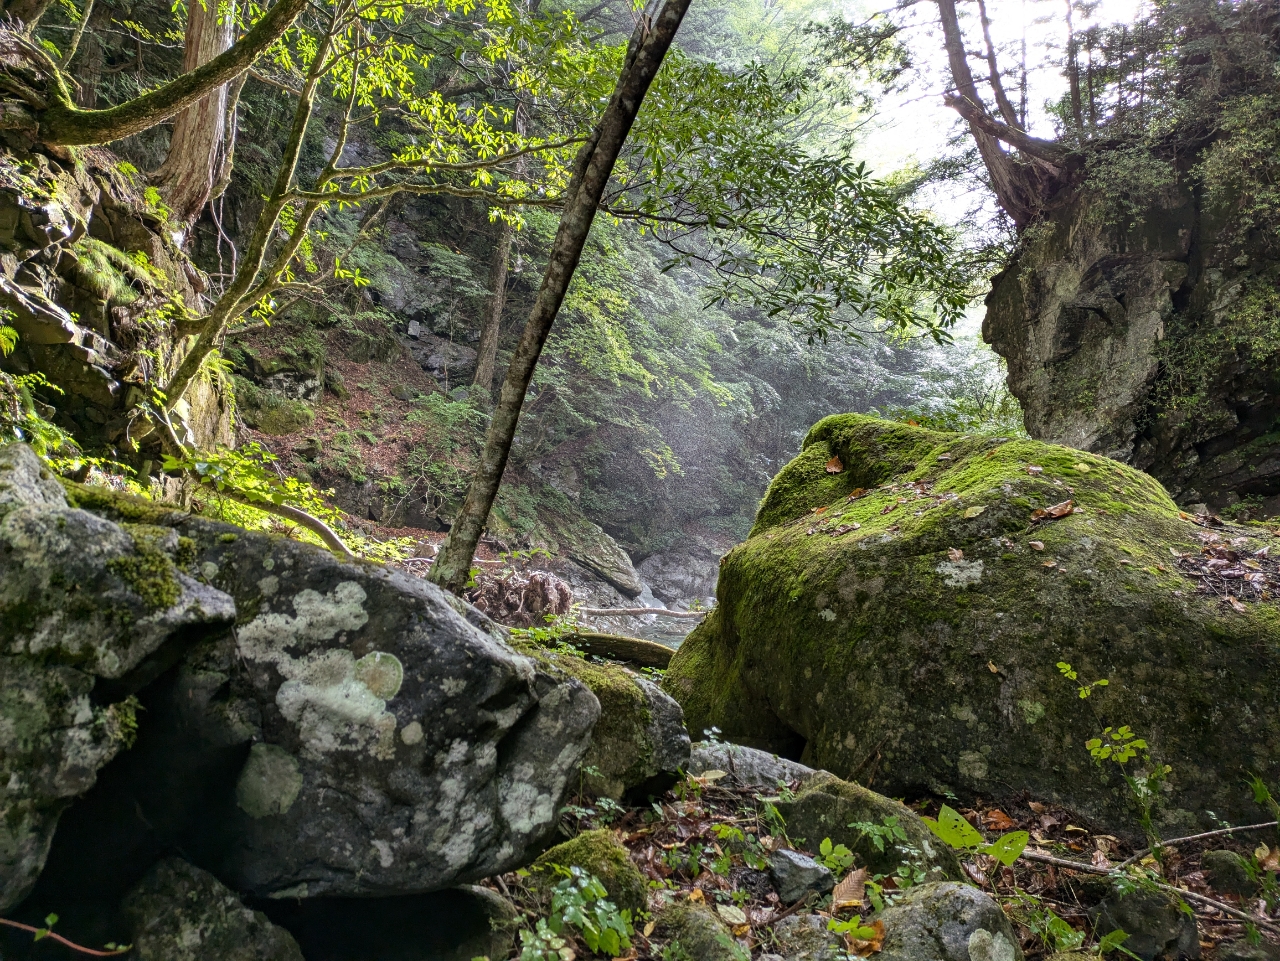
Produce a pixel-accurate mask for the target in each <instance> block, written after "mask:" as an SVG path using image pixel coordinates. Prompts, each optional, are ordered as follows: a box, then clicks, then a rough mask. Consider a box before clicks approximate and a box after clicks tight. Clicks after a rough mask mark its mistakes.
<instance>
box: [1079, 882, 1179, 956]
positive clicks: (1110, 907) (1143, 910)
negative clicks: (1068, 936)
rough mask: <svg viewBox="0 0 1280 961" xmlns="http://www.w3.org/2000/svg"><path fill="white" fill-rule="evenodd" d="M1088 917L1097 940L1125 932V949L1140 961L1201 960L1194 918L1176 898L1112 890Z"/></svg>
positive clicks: (1162, 892) (1163, 893) (1163, 894)
mask: <svg viewBox="0 0 1280 961" xmlns="http://www.w3.org/2000/svg"><path fill="white" fill-rule="evenodd" d="M1089 915H1090V917H1091V919H1092V920H1093V929H1094V931H1095V932H1096V933H1097V935H1098V937H1103V936H1105V935H1108V934H1110V933H1112V932H1113V931H1123V932H1125V934H1127V935H1128V937H1127V938H1125V940H1124V948H1125V950H1126V951H1128V952H1130V953H1131V954H1132V955H1135V956H1137V957H1139V958H1141V959H1142V961H1155V959H1156V958H1166V959H1168V961H1195V959H1197V958H1199V957H1200V931H1199V928H1198V927H1197V926H1196V916H1195V915H1194V914H1193V913H1192V912H1190V911H1187V910H1185V909H1184V905H1183V903H1182V901H1181V899H1180V898H1178V897H1177V896H1176V895H1173V894H1170V893H1167V892H1165V891H1132V890H1130V891H1127V892H1126V891H1121V890H1118V889H1114V888H1113V889H1112V891H1111V892H1110V894H1109V896H1108V897H1107V898H1106V899H1105V900H1104V901H1102V903H1100V904H1099V905H1097V906H1096V907H1094V908H1093V909H1092V910H1090V912H1089Z"/></svg>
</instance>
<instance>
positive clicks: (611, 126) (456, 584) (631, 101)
mask: <svg viewBox="0 0 1280 961" xmlns="http://www.w3.org/2000/svg"><path fill="white" fill-rule="evenodd" d="M689 2H690V0H663V4H662V8H661V9H660V10H659V11H658V15H657V17H656V18H655V19H654V20H653V21H652V22H650V21H649V20H648V18H642V19H641V20H640V22H639V23H637V24H636V29H635V32H634V33H632V35H631V42H630V43H629V44H628V46H627V58H626V61H625V62H624V64H623V67H622V72H621V74H620V75H619V77H618V84H617V86H616V87H615V88H614V91H613V98H612V99H611V100H610V101H609V105H608V106H607V107H606V108H605V111H604V115H603V116H602V117H601V118H600V122H599V123H598V124H597V125H596V128H595V130H594V131H593V132H592V135H591V138H590V139H589V140H588V141H587V142H586V143H584V144H583V145H582V149H581V150H580V151H578V159H577V162H576V164H575V165H574V172H573V179H572V180H571V181H570V182H569V186H568V189H566V190H565V206H564V213H563V214H562V215H561V216H560V227H559V229H558V230H557V231H556V237H555V241H554V242H553V243H552V245H551V255H550V257H549V258H548V261H547V270H546V273H545V274H543V277H542V286H540V287H539V288H538V294H537V297H536V298H535V299H534V302H533V309H532V310H531V311H530V312H529V320H528V322H527V323H526V324H525V328H524V333H523V334H522V335H521V337H520V343H519V344H518V345H517V346H516V352H515V355H514V356H513V357H512V358H511V364H510V366H508V367H507V375H506V377H505V378H504V380H503V382H502V393H501V395H500V397H499V399H498V406H497V407H496V409H495V410H494V412H493V418H492V420H490V421H489V430H488V432H487V434H486V435H485V442H484V450H483V451H482V452H481V454H480V463H479V465H478V466H477V468H476V474H475V477H473V478H472V479H471V486H470V487H469V488H468V489H467V497H466V500H465V501H464V502H463V504H462V509H461V510H460V511H459V512H458V517H457V519H456V520H455V521H454V524H453V528H452V529H451V530H450V531H449V537H448V538H447V539H446V540H445V542H444V545H443V547H442V548H441V550H440V553H439V554H438V555H437V557H436V560H435V563H434V564H433V565H432V566H431V580H432V581H434V582H435V583H436V584H439V585H440V586H441V587H444V588H446V589H448V590H450V591H453V592H454V593H455V594H456V593H459V592H461V591H462V589H463V588H464V587H465V586H466V582H467V578H468V575H469V574H470V571H471V562H472V559H473V558H474V557H475V553H476V545H477V544H478V543H479V542H480V535H481V534H482V533H483V532H484V527H485V524H486V523H487V522H488V520H489V512H490V510H491V509H492V508H493V502H494V500H495V499H496V498H497V496H498V485H499V484H500V483H501V482H502V474H503V472H504V471H505V470H506V467H507V458H508V457H509V456H510V454H511V444H512V442H513V441H514V440H515V435H516V426H517V424H518V422H519V419H520V408H521V407H523V406H524V398H525V394H526V393H527V392H528V390H529V384H530V382H531V381H532V380H533V371H534V368H535V367H536V366H537V363H538V357H539V356H540V355H541V354H542V348H543V347H544V346H546V343H547V338H548V337H549V336H550V334H551V325H552V324H553V323H554V322H555V319H556V314H557V312H558V311H559V310H560V304H561V303H562V302H563V301H564V297H565V293H566V292H567V291H568V289H569V282H570V281H571V280H572V279H573V273H574V271H575V270H576V269H577V267H578V261H579V260H580V259H581V257H582V248H583V246H584V245H585V244H586V242H587V235H588V234H589V233H590V231H591V223H592V221H593V220H594V219H595V215H596V210H597V209H598V208H599V206H600V198H601V197H602V196H603V195H604V190H605V187H606V186H607V185H608V183H609V177H610V176H611V175H612V174H613V167H614V164H615V163H616V162H617V159H618V154H619V153H620V152H621V151H622V145H623V143H624V142H625V141H626V139H627V134H629V133H630V132H631V125H632V124H633V123H634V122H635V119H636V114H637V113H639V112H640V105H641V104H642V103H643V102H644V97H645V94H646V93H648V90H649V85H650V84H651V83H652V82H653V78H654V75H655V74H657V72H658V68H659V67H661V66H662V61H663V59H664V58H665V57H666V55H667V50H668V49H669V48H670V47H671V42H672V40H673V39H674V38H675V35H676V31H677V30H678V29H679V28H680V21H681V20H683V19H684V15H685V12H686V11H687V10H688V9H689Z"/></svg>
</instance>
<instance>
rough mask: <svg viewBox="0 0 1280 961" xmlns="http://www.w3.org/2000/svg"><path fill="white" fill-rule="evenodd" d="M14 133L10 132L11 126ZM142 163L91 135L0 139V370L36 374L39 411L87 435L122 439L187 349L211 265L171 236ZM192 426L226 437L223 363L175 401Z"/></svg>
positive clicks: (217, 438) (96, 446)
mask: <svg viewBox="0 0 1280 961" xmlns="http://www.w3.org/2000/svg"><path fill="white" fill-rule="evenodd" d="M9 139H10V140H13V139H14V137H13V136H12V135H11V136H10V138H9ZM145 187H146V183H145V180H144V179H143V177H142V175H141V174H139V173H138V171H137V170H136V169H135V168H133V167H132V166H131V165H129V164H127V163H123V162H121V161H120V160H119V158H117V157H115V156H114V155H112V154H111V153H110V152H108V151H106V150H101V149H98V148H92V149H86V150H82V151H79V152H77V154H76V155H75V156H71V155H67V156H66V157H64V158H61V159H59V158H57V157H53V156H50V155H48V154H45V153H41V152H37V151H35V150H31V149H27V148H25V147H24V146H23V145H21V144H15V143H0V322H2V323H4V324H6V325H8V326H10V327H12V328H13V329H14V330H16V331H17V333H18V343H17V346H16V349H14V350H13V352H12V353H10V354H8V355H7V356H3V357H0V370H2V371H4V372H7V373H9V374H16V375H19V376H21V375H39V378H41V379H42V380H39V381H32V382H31V383H29V384H28V385H27V386H28V389H30V390H31V391H32V393H33V394H34V399H35V402H36V404H37V409H38V410H39V412H40V413H41V414H42V415H43V416H44V417H46V418H47V419H48V420H51V421H53V422H54V423H55V424H57V425H58V426H59V427H61V428H62V429H64V430H65V431H67V432H68V433H70V434H71V435H72V436H73V437H74V438H75V439H76V440H77V441H78V442H79V443H80V444H81V445H82V446H83V447H85V448H86V449H91V450H105V449H109V448H111V447H113V446H115V445H118V444H122V442H123V441H124V440H125V436H124V435H125V431H126V428H127V421H126V415H127V413H128V411H129V410H130V409H131V408H132V407H134V406H135V405H136V404H137V403H138V402H139V401H140V400H144V399H147V398H148V396H149V395H148V391H149V390H150V389H151V387H152V386H154V385H156V384H158V383H162V382H163V381H164V379H165V378H166V376H167V374H168V373H169V372H170V371H171V370H172V369H173V368H174V367H175V366H176V365H177V363H178V362H179V361H180V360H181V357H182V353H183V351H184V350H185V338H186V337H187V336H188V335H189V334H191V333H194V332H195V331H196V330H198V328H199V322H200V317H201V315H202V314H203V312H204V301H203V298H202V294H203V293H204V292H205V291H206V290H207V289H208V284H209V278H208V277H207V276H206V275H205V274H204V273H203V272H201V271H200V270H198V269H197V268H196V267H195V266H194V265H193V264H192V263H191V261H190V260H189V259H188V258H187V257H186V256H185V255H184V254H183V253H182V251H181V250H180V249H179V247H178V246H177V244H176V242H175V239H174V237H173V235H172V234H171V231H170V228H169V227H168V225H167V223H166V211H165V210H164V208H163V206H162V205H160V201H159V197H158V195H157V194H156V193H155V191H154V190H153V189H144V188H145ZM178 407H179V409H178V410H177V414H178V418H179V421H180V423H181V426H182V427H184V428H185V429H186V430H187V431H188V434H189V438H190V439H191V440H192V441H194V442H196V443H198V444H200V445H201V446H205V447H209V446H214V445H216V444H229V443H230V442H231V440H232V437H231V409H230V404H229V403H228V401H227V400H226V398H225V392H224V391H223V390H221V389H220V386H219V383H218V378H217V376H216V375H215V376H212V377H207V378H203V379H200V380H198V381H197V382H196V383H194V384H193V385H192V388H191V389H190V390H189V391H188V392H187V394H186V396H185V397H184V399H183V401H182V402H180V404H179V405H178Z"/></svg>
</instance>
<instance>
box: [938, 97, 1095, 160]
mask: <svg viewBox="0 0 1280 961" xmlns="http://www.w3.org/2000/svg"><path fill="white" fill-rule="evenodd" d="M944 100H945V102H946V104H947V106H948V107H951V108H952V109H953V110H955V112H956V113H958V114H960V116H962V117H964V119H965V120H967V121H969V123H970V124H972V125H973V126H975V127H977V128H978V129H979V130H981V131H982V132H983V133H986V134H988V135H990V136H992V137H995V138H996V139H997V140H999V141H1001V142H1002V143H1007V144H1008V145H1009V146H1011V147H1014V148H1016V149H1018V150H1021V151H1022V152H1023V153H1025V154H1027V155H1028V156H1030V157H1035V158H1037V159H1039V160H1043V161H1044V162H1045V163H1048V164H1052V165H1053V166H1055V167H1060V166H1062V163H1063V161H1065V160H1066V158H1067V154H1068V153H1070V150H1069V149H1068V148H1067V147H1064V146H1063V145H1062V144H1060V143H1054V142H1053V141H1052V140H1041V139H1040V138H1039V137H1033V136H1031V135H1030V134H1029V133H1026V132H1024V131H1022V130H1019V129H1018V128H1017V127H1011V126H1009V125H1008V124H1005V123H1001V122H1000V121H999V120H997V119H996V118H995V117H993V116H991V114H989V113H987V112H986V111H985V110H983V109H982V108H981V107H979V106H976V105H975V104H973V103H972V102H970V101H969V100H966V99H965V98H964V97H958V96H956V95H955V94H948V95H947V96H946V97H945V98H944Z"/></svg>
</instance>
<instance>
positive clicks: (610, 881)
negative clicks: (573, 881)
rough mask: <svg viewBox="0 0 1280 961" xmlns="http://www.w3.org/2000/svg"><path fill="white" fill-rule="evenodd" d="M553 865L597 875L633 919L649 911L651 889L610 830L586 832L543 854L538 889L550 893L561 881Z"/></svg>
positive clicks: (615, 900)
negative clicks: (552, 867)
mask: <svg viewBox="0 0 1280 961" xmlns="http://www.w3.org/2000/svg"><path fill="white" fill-rule="evenodd" d="M553 864H554V865H559V866H560V867H562V868H570V867H577V868H581V869H582V870H584V871H586V872H587V873H588V874H593V875H595V877H596V878H597V879H598V880H599V881H600V883H601V884H603V885H604V889H605V890H606V891H608V892H609V897H610V898H611V899H612V901H613V903H614V904H616V905H617V906H618V907H619V908H625V909H627V910H629V911H630V912H631V914H632V916H633V917H634V916H635V914H636V912H637V911H643V910H644V908H645V905H646V903H647V901H648V893H649V889H648V886H647V885H646V884H645V880H644V875H642V874H641V873H640V869H639V868H637V867H636V866H635V864H634V863H633V862H632V860H631V855H630V854H629V853H628V852H627V849H626V848H625V847H623V846H622V844H621V843H619V841H618V839H617V838H616V837H614V834H613V832H612V831H610V830H609V829H607V828H601V829H599V830H596V831H583V832H582V833H581V834H579V835H578V836H577V837H575V838H571V839H570V840H568V841H565V842H564V843H563V844H557V845H556V846H555V847H553V848H550V849H548V850H547V851H545V852H543V854H542V855H541V856H540V857H539V858H538V860H537V861H535V862H534V865H535V867H537V868H541V869H542V870H541V871H540V872H539V876H538V885H539V887H541V888H542V889H543V890H550V889H551V888H552V887H554V886H555V884H556V882H557V881H559V880H560V876H558V875H556V874H555V873H554V872H552V871H551V865H553Z"/></svg>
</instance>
